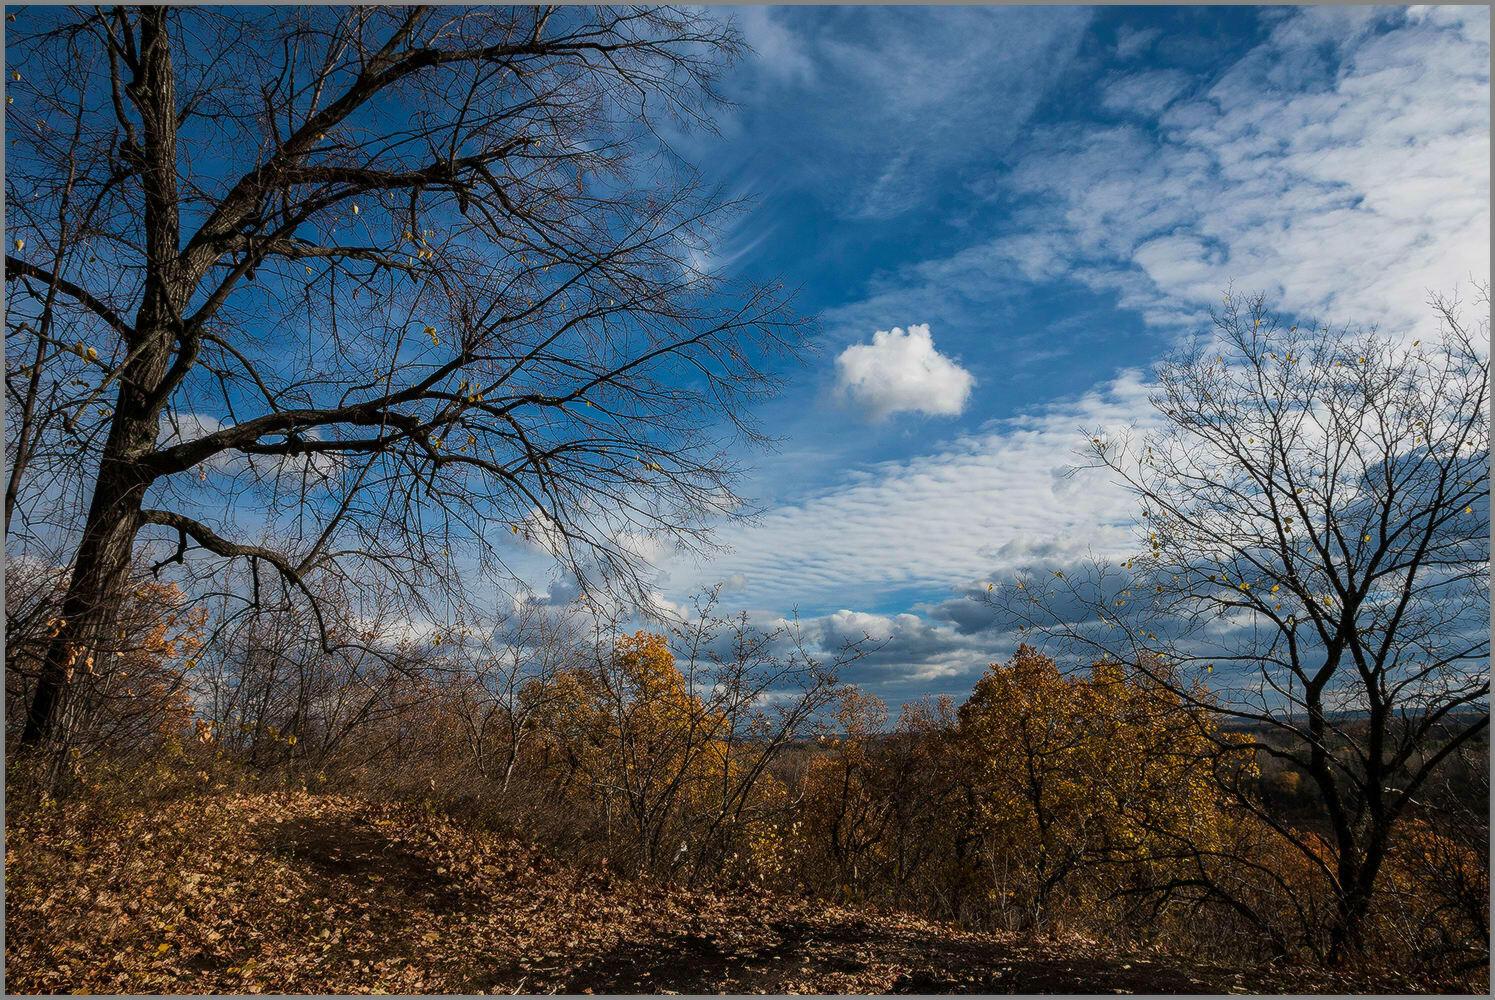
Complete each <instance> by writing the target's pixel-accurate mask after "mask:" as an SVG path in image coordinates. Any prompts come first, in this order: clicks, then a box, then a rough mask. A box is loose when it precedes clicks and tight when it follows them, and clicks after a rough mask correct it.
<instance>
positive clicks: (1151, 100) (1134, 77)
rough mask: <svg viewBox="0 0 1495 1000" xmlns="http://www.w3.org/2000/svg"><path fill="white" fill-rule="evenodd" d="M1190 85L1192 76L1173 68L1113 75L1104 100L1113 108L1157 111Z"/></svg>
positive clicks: (1102, 101)
mask: <svg viewBox="0 0 1495 1000" xmlns="http://www.w3.org/2000/svg"><path fill="white" fill-rule="evenodd" d="M1188 85H1189V78H1188V77H1187V76H1185V75H1184V74H1183V73H1181V72H1179V71H1178V70H1173V69H1159V70H1149V71H1147V72H1144V73H1128V74H1124V75H1120V76H1113V77H1111V78H1110V79H1109V80H1107V81H1106V83H1105V89H1104V91H1103V92H1102V94H1101V104H1102V105H1104V106H1105V107H1106V108H1107V109H1109V110H1111V111H1131V112H1136V113H1138V114H1144V115H1155V114H1157V113H1158V112H1159V111H1162V110H1163V109H1164V108H1166V107H1167V106H1168V105H1169V104H1170V103H1172V101H1173V99H1174V98H1175V97H1177V96H1178V95H1179V94H1181V93H1183V91H1184V89H1185V88H1186V87H1187V86H1188Z"/></svg>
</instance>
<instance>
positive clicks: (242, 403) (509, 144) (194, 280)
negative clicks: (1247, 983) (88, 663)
mask: <svg viewBox="0 0 1495 1000" xmlns="http://www.w3.org/2000/svg"><path fill="white" fill-rule="evenodd" d="M9 28H10V31H11V36H12V41H11V42H10V46H9V51H8V60H9V65H10V66H12V67H14V69H15V76H14V80H13V82H12V83H11V86H10V88H9V93H10V94H11V95H12V96H13V97H14V103H12V104H11V105H9V106H8V108H7V117H8V122H7V124H8V128H7V134H8V136H9V137H10V149H9V151H8V153H9V155H8V158H7V171H6V205H7V212H8V220H7V221H8V225H9V233H10V235H11V237H12V240H13V242H12V243H11V245H10V247H9V248H8V251H9V252H8V253H7V256H6V286H7V290H8V291H9V293H10V296H9V303H10V304H9V308H8V317H7V348H8V350H7V356H8V359H9V362H10V363H9V365H8V369H7V373H6V374H7V404H8V415H9V417H10V420H9V427H10V429H9V434H8V437H9V440H8V441H7V444H8V446H9V447H8V452H9V454H10V458H11V467H10V471H9V478H8V489H7V494H6V509H5V516H6V529H7V537H8V539H9V541H10V544H11V545H12V546H25V545H27V544H35V545H43V544H51V545H52V546H53V547H54V548H56V549H58V550H60V551H62V552H63V553H64V554H66V553H71V555H70V556H66V555H65V561H66V562H68V563H69V565H70V575H69V578H68V584H67V589H66V595H65V597H64V599H63V606H62V610H61V614H60V616H59V619H58V621H59V624H58V626H57V633H56V638H55V640H54V641H53V642H52V644H51V647H50V649H49V650H48V652H47V655H46V657H45V661H44V663H43V665H42V667H41V668H40V670H39V674H38V676H37V678H36V683H35V687H34V694H33V695H32V697H31V700H30V704H29V706H28V714H27V719H26V724H25V727H24V732H23V735H22V742H23V743H24V744H26V745H35V744H38V743H40V742H42V741H44V740H46V739H47V738H48V736H49V734H50V731H51V728H52V726H53V724H54V720H55V719H56V718H57V717H58V706H59V704H60V703H61V701H62V699H63V698H64V696H65V695H66V692H67V689H68V678H69V676H70V672H71V671H72V669H73V667H74V665H75V664H76V663H78V662H80V660H81V659H84V658H87V657H89V656H94V655H100V656H103V655H107V653H108V649H109V647H110V644H111V643H113V642H115V641H117V639H118V637H117V635H116V632H115V629H114V627H113V625H112V624H111V617H112V614H113V612H114V609H115V608H116V607H117V604H118V594H119V592H120V589H121V586H122V583H123V581H124V580H125V579H126V577H127V576H128V575H129V573H130V572H131V566H132V562H135V561H140V560H141V559H142V553H143V551H144V550H143V549H142V546H146V547H154V548H156V549H160V548H161V547H162V546H164V547H165V549H164V551H160V552H158V553H157V556H158V558H155V559H154V567H155V568H156V569H157V570H158V571H159V570H163V569H165V568H166V567H167V566H168V565H169V564H170V563H172V562H175V563H178V564H179V566H178V568H177V570H175V571H180V572H187V571H188V570H192V571H193V572H197V571H199V570H201V568H202V567H204V566H209V567H211V566H214V565H217V566H223V565H225V564H226V563H241V564H243V563H247V564H248V565H249V568H250V569H251V570H252V571H253V572H252V573H251V574H249V575H251V576H252V577H253V585H252V586H250V587H246V588H243V590H244V595H245V601H246V602H250V603H253V602H254V601H255V600H256V599H257V598H258V597H260V596H261V595H262V593H263V592H264V591H266V590H268V589H274V588H277V587H278V588H279V590H280V596H279V597H278V598H277V600H282V601H283V600H284V598H285V597H286V595H290V596H291V597H294V598H295V599H297V600H302V601H305V602H307V604H308V605H309V606H310V607H311V608H312V611H313V618H314V619H315V620H316V621H317V625H318V628H319V630H322V631H323V632H324V634H325V633H327V632H329V631H330V630H327V629H326V628H325V626H326V624H327V623H326V622H324V621H322V620H321V615H320V612H319V611H318V610H317V607H316V600H315V595H316V594H317V593H318V589H317V586H316V584H315V583H314V578H315V577H316V576H318V575H319V574H320V575H324V576H326V575H331V576H333V577H341V578H343V579H345V580H349V581H356V580H358V579H360V578H363V577H368V576H375V575H378V576H382V577H385V578H389V579H395V580H398V581H400V582H402V583H404V584H406V585H408V588H409V590H410V592H411V593H412V595H415V594H416V593H420V594H423V595H424V599H425V600H426V601H427V602H428V603H429V604H431V606H432V607H433V608H435V609H436V611H437V612H440V611H441V609H442V608H446V609H450V607H451V606H452V605H451V603H450V600H451V598H450V597H447V598H442V599H437V598H434V597H432V596H431V595H432V594H437V593H441V594H448V595H449V594H450V592H451V590H452V588H453V587H454V586H455V582H456V581H458V580H459V579H461V578H465V577H471V576H472V574H473V572H475V571H477V570H482V569H497V568H501V567H500V557H501V555H502V552H503V550H502V548H501V546H500V544H499V542H498V541H497V539H505V540H509V539H511V537H512V536H516V535H520V536H529V537H532V538H534V539H535V540H536V541H537V542H538V543H539V544H541V545H543V546H544V547H545V548H548V549H549V550H550V551H552V552H554V553H556V554H558V555H559V556H561V557H562V558H563V559H565V560H567V561H568V562H569V563H570V564H571V565H572V567H573V568H574V569H576V570H577V571H578V572H580V573H582V574H583V575H585V576H587V577H588V578H589V579H594V580H597V581H600V583H605V582H607V581H613V582H622V583H624V584H625V585H626V584H627V582H628V581H629V580H632V579H635V577H634V575H633V568H634V567H635V565H636V561H635V560H634V559H633V558H632V557H631V556H630V552H631V551H634V549H632V548H630V546H629V545H628V544H627V539H630V538H636V537H637V536H638V535H639V534H656V535H663V536H667V537H668V538H670V539H673V540H675V541H677V542H683V543H693V542H701V541H703V540H704V534H703V532H704V529H705V526H706V524H707V523H708V521H709V520H710V519H711V518H712V517H713V516H715V515H718V514H721V513H726V512H730V511H732V510H734V509H735V507H736V505H737V501H736V498H735V497H734V496H733V494H732V490H731V483H732V472H733V469H732V466H731V463H730V462H729V461H728V459H727V458H726V457H725V456H726V454H727V448H726V439H727V437H728V436H730V435H746V436H753V433H754V432H753V430H752V428H751V426H750V425H749V424H748V423H746V422H745V416H744V415H745V412H746V409H747V407H748V405H749V404H750V403H751V402H752V401H753V400H754V399H755V398H756V397H758V396H760V395H761V394H763V393H764V392H767V391H769V390H770V389H771V379H769V378H768V377H767V375H766V374H765V372H766V365H765V358H766V357H767V356H768V354H769V353H771V352H777V351H779V350H782V349H786V348H787V349H792V348H793V344H794V341H795V338H796V336H797V334H798V326H797V324H796V323H795V322H794V321H793V320H792V319H791V318H790V317H789V316H788V314H787V313H786V312H785V310H784V308H783V302H782V299H781V297H780V292H779V290H778V288H777V287H741V286H732V287H728V286H727V285H726V284H725V283H724V282H722V281H720V280H718V279H716V278H714V277H713V276H711V275H710V274H705V273H702V271H701V269H700V268H698V267H697V266H694V264H693V262H695V261H699V260H701V259H703V253H704V251H706V250H707V248H708V247H709V242H710V240H711V239H712V238H713V234H714V233H716V232H717V231H718V227H719V225H720V224H721V223H722V221H723V217H722V213H723V212H725V211H730V209H731V208H732V206H731V205H729V204H727V203H725V202H723V201H722V200H721V199H718V198H715V197H713V196H712V193H711V192H709V191H704V190H702V189H701V186H700V185H699V184H698V182H697V181H696V180H695V179H694V175H693V174H692V172H691V171H690V170H689V169H688V166H687V165H685V164H683V163H682V162H680V160H679V159H678V158H677V157H676V156H675V155H674V154H673V152H672V149H671V148H670V146H669V145H668V143H667V142H666V141H665V140H664V138H663V136H665V135H667V134H668V130H669V129H672V128H679V127H685V126H689V125H691V124H692V123H694V124H695V125H700V124H702V123H706V124H709V118H708V117H707V115H708V112H709V107H710V104H711V102H712V101H713V100H714V99H715V97H714V94H713V91H712V88H711V81H712V78H713V74H714V72H715V71H716V70H717V69H718V68H719V67H720V65H721V64H722V63H723V60H724V59H727V58H729V57H731V56H732V55H733V53H734V51H735V49H736V42H735V39H734V36H733V34H732V33H731V32H730V31H729V30H728V29H726V28H724V27H723V26H722V25H721V24H719V23H718V22H715V21H712V20H707V19H702V18H700V17H697V16H695V15H691V14H687V13H682V12H679V11H675V10H671V9H668V8H638V7H605V8H577V7H558V8H556V7H521V8H500V7H481V8H418V7H415V8H406V7H372V8H319V7H298V8H290V7H272V8H255V9H248V8H246V9H243V10H229V9H226V8H204V7H198V8H171V7H146V8H138V9H137V8H127V7H117V8H109V9H98V8H89V9H83V8H54V9H50V10H47V9H37V10H31V11H27V12H24V13H23V14H21V15H20V18H19V20H18V21H17V23H13V24H11V25H9ZM146 561H147V562H149V561H151V560H146ZM600 583H599V585H600ZM442 601H446V603H442Z"/></svg>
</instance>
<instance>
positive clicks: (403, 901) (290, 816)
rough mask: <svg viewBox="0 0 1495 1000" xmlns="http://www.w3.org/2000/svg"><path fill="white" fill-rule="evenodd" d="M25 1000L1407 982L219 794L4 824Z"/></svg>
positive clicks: (1339, 987) (386, 815) (291, 799)
mask: <svg viewBox="0 0 1495 1000" xmlns="http://www.w3.org/2000/svg"><path fill="white" fill-rule="evenodd" d="M6 876H7V884H6V928H5V929H6V944H5V958H6V974H7V979H6V987H7V989H8V991H9V992H11V993H43V992H62V993H68V992H80V991H85V992H109V993H244V992H277V993H371V992H372V993H379V992H387V993H723V992H724V993H843V994H845V993H1195V994H1197V993H1248V992H1249V993H1256V992H1295V993H1302V992H1316V991H1322V992H1355V991H1375V992H1406V991H1416V990H1417V988H1418V986H1417V984H1413V983H1402V982H1391V981H1386V980H1384V979H1383V980H1381V981H1379V982H1376V983H1368V982H1367V983H1359V982H1355V981H1352V980H1347V979H1333V980H1329V979H1326V978H1325V977H1324V976H1322V975H1308V974H1305V973H1304V972H1302V971H1301V970H1270V969H1267V970H1233V969H1226V968H1221V967H1217V966H1210V965H1204V964H1196V963H1191V962H1187V961H1184V960H1179V959H1170V958H1167V957H1165V956H1160V955H1155V954H1139V953H1135V952H1129V951H1127V950H1125V949H1118V948H1111V947H1108V946H1107V945H1105V944H1104V943H1097V942H1085V941H1055V940H1033V939H1028V938H1023V937H1019V936H1017V935H1002V934H975V933H969V932H964V931H960V930H958V929H956V928H953V927H949V926H946V925H942V924H938V923H933V922H930V921H925V920H921V919H918V918H914V917H909V916H904V915H898V914H873V913H867V912H861V911H857V910H852V909H847V908H842V907H835V906H828V905H826V904H823V903H813V902H807V901H803V900H794V899H782V898H776V897H772V896H766V895H762V894H759V895H754V896H748V897H744V896H733V897H730V898H729V897H726V896H722V895H716V894H712V893H703V892H688V891H684V890H674V889H666V888H662V887H658V886H653V885H647V884H640V883H635V882H628V881H624V880H620V879H613V878H609V877H608V876H607V875H606V874H605V873H598V872H586V873H583V872H576V871H572V870H569V869H567V868H565V867H564V866H561V865H558V864H556V863H554V862H552V861H550V860H548V859H546V858H545V857H543V856H541V855H539V854H537V853H535V852H533V851H530V850H527V849H525V848H523V847H520V846H518V845H516V844H514V843H513V842H511V841H507V840H505V839H503V838H500V837H496V836H493V835H489V834H485V833H481V832H477V831H473V830H470V829H466V828H463V827H461V826H459V825H457V824H455V823H452V822H449V821H447V820H445V819H442V818H439V817H435V816H432V815H430V814H427V813H425V812H423V811H421V810H419V809H416V808H413V807H405V806H393V805H388V804H376V803H369V802H363V801H360V800H357V799H351V798H344V797H338V796H323V795H307V794H297V793H264V794H255V795H217V796H210V797H205V798H202V799H198V800H194V801H190V802H182V803H178V804H175V805H173V806H170V807H167V808H164V809H157V810H155V811H153V812H150V813H147V812H143V811H141V812H136V813H134V814H130V815H127V816H125V817H122V818H119V819H116V820H113V821H110V822H108V823H103V824H99V823H87V822H84V821H83V820H81V819H79V818H77V817H72V816H64V815H54V816H51V817H49V818H46V819H44V820H36V819H32V820H30V821H28V822H25V823H21V822H12V823H10V824H8V826H7V841H6Z"/></svg>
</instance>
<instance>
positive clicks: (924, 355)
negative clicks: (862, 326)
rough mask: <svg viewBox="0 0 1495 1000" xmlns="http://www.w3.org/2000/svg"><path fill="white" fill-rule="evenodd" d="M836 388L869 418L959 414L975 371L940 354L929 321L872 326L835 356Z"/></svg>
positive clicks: (969, 393)
mask: <svg viewBox="0 0 1495 1000" xmlns="http://www.w3.org/2000/svg"><path fill="white" fill-rule="evenodd" d="M836 374H837V388H838V389H839V391H840V392H841V394H842V395H843V396H844V397H845V398H847V399H849V400H850V401H851V402H852V403H853V404H855V405H856V406H858V407H860V408H861V410H862V411H863V413H864V414H865V415H866V416H867V418H868V419H870V420H883V419H885V418H887V417H890V416H892V415H893V414H895V413H925V414H929V415H931V416H945V417H954V416H959V415H960V413H961V412H962V411H963V410H964V409H965V405H966V400H967V399H969V398H970V395H971V388H972V386H974V385H975V384H976V379H975V376H973V375H972V374H971V373H970V372H968V371H966V370H965V369H964V368H962V367H961V366H960V365H958V364H956V363H955V362H954V361H952V360H950V359H949V358H947V357H946V356H945V355H943V354H941V353H940V352H939V351H938V350H936V349H935V346H934V337H933V336H931V335H930V332H929V324H927V323H920V324H916V325H914V326H910V327H909V328H908V332H906V333H905V332H904V331H903V329H902V328H900V327H896V326H895V327H893V329H891V330H878V331H877V332H876V333H874V334H873V335H872V343H870V344H853V345H851V346H850V347H848V348H846V350H844V351H842V352H841V354H840V355H839V356H838V357H837V358H836Z"/></svg>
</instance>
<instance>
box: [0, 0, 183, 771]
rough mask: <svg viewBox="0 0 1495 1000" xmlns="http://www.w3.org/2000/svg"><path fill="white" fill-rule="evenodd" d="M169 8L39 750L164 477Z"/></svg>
mask: <svg viewBox="0 0 1495 1000" xmlns="http://www.w3.org/2000/svg"><path fill="white" fill-rule="evenodd" d="M169 13H170V12H169V11H168V10H167V9H166V8H164V7H148V8H144V9H142V10H140V11H139V12H138V16H137V21H136V23H135V25H134V29H135V30H136V31H137V32H138V36H139V38H138V44H139V53H138V62H137V65H136V67H135V70H134V76H133V79H132V80H131V81H130V83H129V84H127V85H126V87H125V91H126V93H127V95H128V97H129V99H130V102H131V103H132V104H133V105H134V106H135V108H136V109H137V110H138V112H139V114H140V122H141V133H142V137H143V141H142V143H141V147H140V148H139V149H138V150H137V151H134V152H133V153H132V154H131V155H132V156H134V157H136V158H138V162H139V165H140V167H141V180H142V188H143V193H144V195H145V198H144V204H143V206H142V220H143V223H144V234H145V244H146V247H145V251H146V278H145V284H144V287H143V289H142V292H141V298H140V308H139V311H138V312H137V314H136V317H135V325H134V334H133V336H130V337H127V338H126V339H127V341H128V342H129V346H130V347H131V348H132V351H131V353H132V354H134V360H133V361H131V362H130V363H129V364H128V365H126V366H125V368H124V370H123V371H122V372H121V373H120V378H119V392H118V398H117V400H116V403H115V407H114V415H113V417H112V422H111V424H110V427H109V437H108V440H107V441H106V442H105V443H104V450H103V453H102V455H101V456H100V459H99V471H98V475H97V478H96V479H95V482H94V490H93V500H92V501H91V503H90V504H89V509H88V517H87V519H86V520H85V521H84V524H83V533H82V538H81V539H80V541H79V543H78V552H77V555H76V556H75V557H74V559H73V575H72V578H71V579H70V580H69V582H68V589H67V594H66V596H65V597H64V598H63V603H62V617H61V620H60V621H59V622H58V623H57V627H56V634H55V635H54V636H53V639H52V643H51V645H50V646H49V647H48V649H47V656H46V659H45V660H43V662H42V666H41V670H40V672H39V674H38V676H37V684H36V692H35V694H34V695H33V696H32V699H31V704H30V705H29V706H27V710H26V725H25V727H24V729H22V731H21V746H22V747H23V748H28V749H29V748H34V747H37V746H38V745H40V744H41V743H43V742H44V741H47V740H50V739H52V738H53V737H54V736H55V735H56V727H57V720H58V717H59V715H60V712H61V709H62V706H63V704H64V702H65V700H66V696H67V693H68V688H69V686H70V683H71V679H72V676H73V672H74V669H75V667H76V665H78V664H80V663H81V664H85V665H88V664H89V660H90V658H91V657H93V656H95V655H97V653H98V652H99V651H100V650H101V649H107V648H109V645H108V644H109V643H111V642H112V641H113V640H112V639H111V632H112V631H113V629H114V628H115V627H117V626H116V619H117V613H118V609H119V602H120V598H121V596H122V594H123V590H124V585H125V583H126V582H127V579H128V577H129V573H130V562H131V557H132V555H133V550H134V541H135V534H136V532H137V531H138V530H139V529H140V511H141V507H142V504H143V502H144V500H145V492H146V489H147V488H148V487H149V486H150V484H151V482H152V481H153V480H154V478H155V473H154V472H152V471H151V470H150V469H149V468H148V467H147V466H146V465H145V464H144V461H143V460H144V459H146V458H147V457H148V456H149V455H150V454H151V453H152V452H153V451H154V450H155V447H156V439H157V437H158V436H159V434H160V419H161V412H162V410H163V409H164V408H165V406H166V399H167V396H168V395H169V393H170V390H171V387H172V384H175V382H178V381H180V375H178V376H177V377H176V378H175V379H172V380H171V384H168V370H167V366H168V362H169V360H170V357H171V351H172V346H173V344H175V343H176V341H177V335H178V334H179V333H180V332H181V325H182V324H181V308H182V305H183V304H184V303H185V302H186V301H187V298H188V295H187V286H188V283H187V281H186V280H185V278H184V273H183V268H182V262H181V260H180V259H179V257H178V254H179V251H180V237H181V227H180V205H179V202H178V194H177V164H176V138H177V136H176V130H177V114H178V112H177V107H176V86H175V79H174V76H173V71H172V65H171V45H170V39H169V37H168V34H167V22H168V16H169ZM117 17H118V21H119V23H118V28H119V30H120V31H121V32H124V33H128V32H129V31H130V30H131V24H130V21H129V16H128V14H127V13H126V12H124V11H122V10H121V11H120V12H118V13H117Z"/></svg>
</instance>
